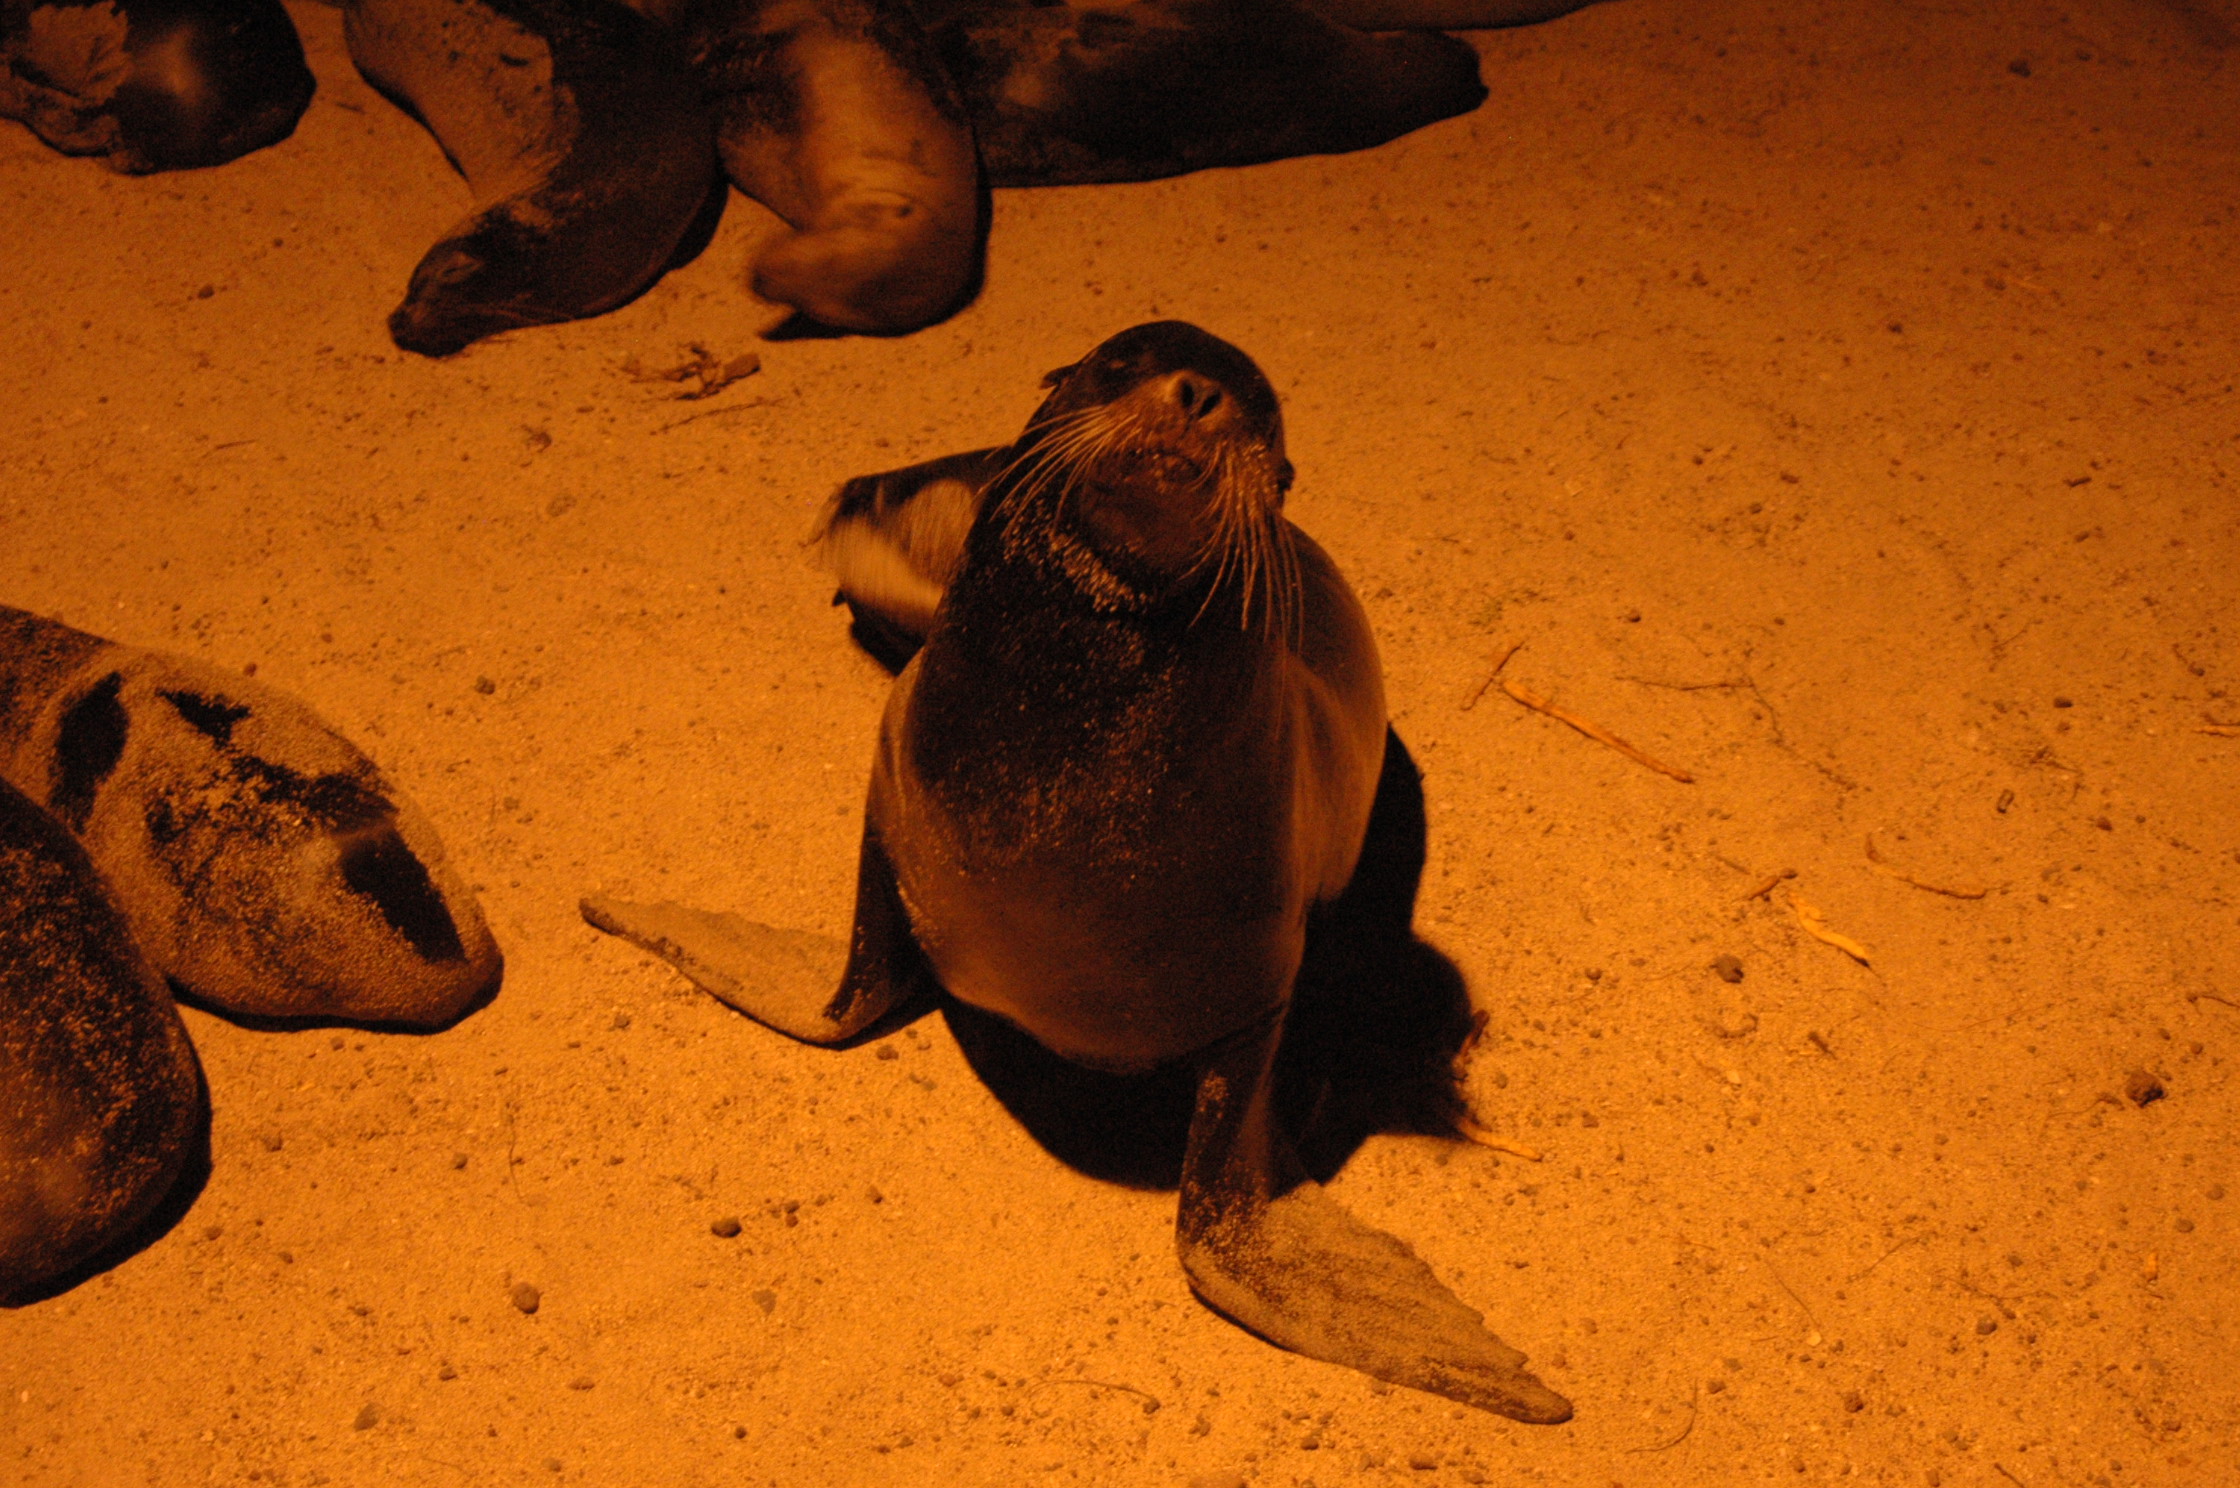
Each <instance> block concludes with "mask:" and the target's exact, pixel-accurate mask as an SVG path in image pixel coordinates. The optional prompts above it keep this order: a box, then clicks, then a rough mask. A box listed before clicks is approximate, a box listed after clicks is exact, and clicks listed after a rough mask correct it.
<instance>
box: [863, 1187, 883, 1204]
mask: <svg viewBox="0 0 2240 1488" xmlns="http://www.w3.org/2000/svg"><path fill="white" fill-rule="evenodd" d="M863 1196H864V1197H865V1198H867V1199H869V1200H870V1201H871V1202H872V1203H874V1204H884V1203H885V1202H886V1201H887V1196H886V1195H885V1194H883V1193H881V1192H879V1190H878V1189H877V1188H876V1187H873V1188H867V1189H865V1190H864V1191H863Z"/></svg>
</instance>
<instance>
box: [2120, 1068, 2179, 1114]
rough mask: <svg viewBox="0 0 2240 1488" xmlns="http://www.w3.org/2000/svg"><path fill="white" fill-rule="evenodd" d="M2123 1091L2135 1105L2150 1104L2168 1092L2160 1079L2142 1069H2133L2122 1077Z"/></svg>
mask: <svg viewBox="0 0 2240 1488" xmlns="http://www.w3.org/2000/svg"><path fill="white" fill-rule="evenodd" d="M2123 1093H2124V1094H2125V1095H2127V1096H2129V1097H2131V1103H2132V1104H2133V1105H2135V1106H2147V1105H2152V1104H2153V1103H2154V1102H2156V1101H2158V1100H2161V1099H2162V1098H2163V1096H2165V1095H2167V1094H2169V1092H2168V1091H2166V1090H2164V1089H2163V1088H2162V1082H2161V1081H2160V1080H2158V1079H2156V1078H2155V1077H2154V1076H2153V1075H2152V1074H2150V1073H2148V1072H2147V1071H2146V1070H2143V1069H2137V1070H2133V1071H2132V1072H2131V1073H2130V1074H2128V1075H2125V1076H2124V1077H2123Z"/></svg>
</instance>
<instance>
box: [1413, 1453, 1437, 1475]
mask: <svg viewBox="0 0 2240 1488" xmlns="http://www.w3.org/2000/svg"><path fill="white" fill-rule="evenodd" d="M1438 1465H1439V1459H1438V1458H1436V1457H1434V1456H1432V1455H1431V1454H1430V1453H1429V1452H1410V1453H1409V1454H1408V1466H1410V1467H1412V1468H1414V1469H1415V1470H1416V1471H1417V1472H1430V1471H1432V1470H1433V1469H1434V1468H1436V1467H1437V1466H1438Z"/></svg>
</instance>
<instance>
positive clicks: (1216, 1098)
mask: <svg viewBox="0 0 2240 1488" xmlns="http://www.w3.org/2000/svg"><path fill="white" fill-rule="evenodd" d="M1280 1034H1281V1021H1280V1020H1271V1021H1269V1022H1268V1023H1266V1024H1263V1025H1261V1026H1260V1027H1259V1028H1258V1029H1256V1030H1253V1031H1251V1032H1248V1033H1246V1034H1242V1035H1239V1036H1238V1037H1237V1038H1235V1039H1233V1040H1231V1041H1229V1043H1227V1044H1226V1045H1224V1046H1222V1047H1221V1048H1219V1049H1217V1050H1216V1051H1214V1052H1213V1054H1212V1055H1211V1056H1210V1062H1209V1064H1208V1066H1207V1068H1206V1071H1205V1073H1204V1075H1203V1076H1202V1078H1201V1080H1200V1083H1199V1086H1198V1105H1197V1111H1196V1113H1195V1115H1193V1116H1192V1118H1191V1122H1190V1146H1189V1152H1188V1154H1187V1155H1186V1156H1185V1157H1184V1159H1183V1169H1182V1196H1181V1205H1180V1212H1179V1215H1178V1216H1177V1220H1176V1225H1175V1245H1176V1249H1177V1251H1178V1252H1179V1253H1180V1255H1181V1258H1182V1268H1183V1270H1184V1272H1186V1273H1187V1274H1188V1275H1189V1278H1190V1285H1191V1289H1192V1290H1194V1291H1195V1292H1196V1293H1197V1294H1198V1295H1199V1297H1200V1298H1202V1299H1204V1301H1205V1302H1206V1303H1207V1304H1208V1305H1209V1306H1211V1307H1212V1308H1213V1309H1214V1310H1215V1311H1217V1312H1220V1313H1222V1314H1223V1315H1224V1316H1227V1317H1229V1318H1232V1319H1234V1320H1235V1321H1237V1322H1239V1323H1242V1324H1243V1325H1244V1326H1245V1327H1247V1328H1249V1329H1251V1330H1252V1331H1253V1332H1255V1333H1257V1334H1259V1335H1260V1336H1261V1337H1263V1338H1265V1339H1267V1340H1268V1341H1269V1342H1271V1343H1274V1344H1277V1345H1279V1346H1281V1347H1283V1348H1287V1349H1290V1350H1291V1351H1292V1352H1294V1353H1299V1354H1305V1355H1306V1356H1307V1357H1309V1358H1312V1359H1322V1360H1324V1361H1326V1362H1328V1363H1332V1364H1343V1365H1345V1366H1346V1367H1347V1368H1349V1369H1358V1370H1360V1371H1361V1372H1362V1373H1363V1374H1367V1375H1370V1376H1372V1377H1374V1378H1376V1379H1381V1380H1388V1381H1390V1382H1391V1383H1393V1384H1396V1385H1406V1386H1408V1387H1409V1388H1411V1389H1416V1390H1427V1391H1429V1392H1430V1393H1432V1394H1434V1395H1443V1396H1445V1397H1447V1398H1448V1399H1449V1400H1459V1401H1461V1402H1462V1403H1463V1404H1465V1405H1474V1406H1476V1407H1478V1408H1479V1409H1480V1410H1488V1411H1492V1412H1494V1413H1495V1414H1496V1415H1502V1416H1507V1417H1509V1418H1511V1419H1512V1420H1517V1421H1526V1422H1532V1423H1535V1424H1544V1425H1553V1424H1556V1423H1558V1422H1562V1421H1567V1420H1569V1419H1570V1418H1571V1402H1570V1401H1568V1400H1565V1399H1564V1398H1563V1397H1562V1396H1561V1395H1558V1394H1556V1393H1555V1392H1554V1391H1553V1390H1550V1389H1549V1388H1548V1387H1547V1386H1546V1385H1544V1384H1542V1383H1541V1382H1540V1381H1539V1380H1538V1379H1537V1378H1535V1377H1534V1376H1533V1374H1532V1373H1531V1372H1530V1371H1529V1370H1527V1369H1526V1368H1525V1367H1524V1363H1525V1356H1524V1355H1523V1354H1521V1353H1519V1352H1518V1351H1517V1350H1515V1349H1513V1348H1511V1347H1510V1346H1509V1345H1508V1344H1506V1343H1504V1342H1502V1341H1501V1340H1500V1339H1499V1338H1497V1337H1495V1336H1494V1334H1493V1333H1491V1332H1490V1331H1488V1330H1487V1328H1486V1326H1485V1321H1484V1319H1483V1317H1482V1316H1481V1315H1480V1314H1479V1313H1478V1311H1477V1310H1476V1309H1475V1308H1473V1307H1471V1306H1470V1305H1469V1304H1468V1303H1466V1302H1464V1301H1463V1300H1462V1299H1461V1298H1459V1297H1457V1296H1455V1294H1454V1293H1453V1292H1451V1291H1449V1290H1448V1289H1447V1288H1446V1286H1445V1285H1444V1284H1442V1283H1441V1282H1440V1280H1439V1279H1438V1277H1437V1276H1435V1275H1433V1274H1432V1271H1431V1268H1430V1267H1429V1266H1427V1265H1425V1264H1424V1263H1423V1261H1422V1259H1421V1258H1419V1257H1418V1256H1417V1255H1416V1253H1415V1252H1414V1251H1413V1250H1412V1249H1410V1248H1409V1247H1408V1245H1407V1243H1406V1242H1405V1241H1402V1240H1400V1239H1398V1238H1396V1237H1394V1236H1392V1235H1388V1234H1385V1233H1384V1232H1383V1231H1381V1230H1376V1229H1372V1228H1370V1227H1369V1226H1368V1225H1365V1224H1363V1223H1361V1221H1359V1220H1358V1219H1355V1218H1354V1217H1353V1216H1352V1215H1351V1214H1348V1213H1347V1212H1346V1211H1345V1209H1344V1208H1343V1207H1341V1206H1340V1205H1339V1204H1338V1203H1337V1201H1336V1200H1334V1199H1332V1198H1331V1197H1330V1196H1329V1195H1328V1194H1327V1193H1325V1192H1323V1190H1322V1187H1321V1185H1319V1184H1317V1183H1314V1182H1312V1181H1310V1180H1307V1179H1306V1178H1304V1177H1303V1176H1302V1175H1300V1173H1299V1171H1298V1164H1297V1159H1296V1158H1295V1157H1294V1156H1293V1155H1292V1153H1291V1151H1290V1148H1289V1145H1288V1143H1286V1141H1285V1140H1284V1138H1283V1136H1282V1135H1281V1133H1279V1132H1278V1131H1277V1130H1276V1126H1275V1120H1274V1115H1273V1111H1272V1104H1271V1094H1272V1087H1273V1084H1274V1081H1273V1078H1272V1069H1273V1065H1274V1058H1275V1050H1276V1043H1277V1040H1278V1038H1279V1037H1280Z"/></svg>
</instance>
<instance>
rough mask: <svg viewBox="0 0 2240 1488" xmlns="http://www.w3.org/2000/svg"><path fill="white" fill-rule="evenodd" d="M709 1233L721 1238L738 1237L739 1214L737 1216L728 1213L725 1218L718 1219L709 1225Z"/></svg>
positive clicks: (731, 1238)
mask: <svg viewBox="0 0 2240 1488" xmlns="http://www.w3.org/2000/svg"><path fill="white" fill-rule="evenodd" d="M708 1233H709V1234H711V1235H714V1236H715V1237H716V1238H717V1239H719V1240H736V1239H738V1238H739V1216H737V1215H736V1214H726V1215H725V1216H724V1217H723V1218H721V1219H719V1220H716V1221H715V1222H714V1223H712V1224H710V1225H709V1226H708Z"/></svg>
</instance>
